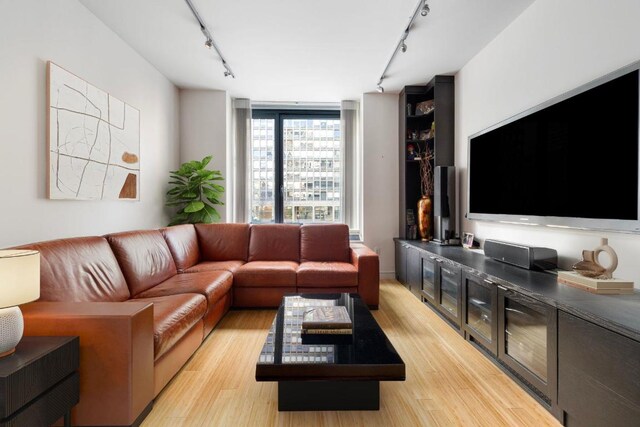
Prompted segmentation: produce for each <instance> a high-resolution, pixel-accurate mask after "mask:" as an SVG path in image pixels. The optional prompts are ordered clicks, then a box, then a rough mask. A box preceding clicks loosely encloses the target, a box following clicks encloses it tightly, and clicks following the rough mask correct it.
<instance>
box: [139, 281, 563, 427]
mask: <svg viewBox="0 0 640 427" xmlns="http://www.w3.org/2000/svg"><path fill="white" fill-rule="evenodd" d="M380 292H381V295H380V296H381V298H380V310H378V311H374V316H375V318H376V320H377V321H378V323H379V324H380V326H381V327H382V329H383V330H384V331H385V333H386V334H387V336H388V337H389V339H390V340H391V342H392V343H393V345H394V346H395V348H396V350H397V351H398V353H399V354H400V355H401V356H402V358H403V360H404V362H405V364H406V367H407V380H406V381H404V382H381V383H380V411H353V412H351V411H349V412H346V411H345V412H278V410H277V385H276V384H275V383H258V382H256V381H255V362H256V359H257V358H258V355H259V353H260V349H261V348H262V344H263V341H264V339H265V337H266V334H267V331H268V329H269V327H270V325H271V322H272V320H273V317H274V315H275V310H242V311H240V310H239V311H231V312H230V313H229V314H227V315H226V316H225V318H224V319H223V320H222V322H221V323H220V324H219V325H218V327H217V328H216V329H215V330H214V332H213V333H212V334H211V335H209V337H208V338H207V340H206V341H205V342H204V343H203V344H202V346H201V347H200V349H199V350H198V351H197V352H196V354H195V355H194V356H193V357H192V358H191V360H190V361H189V362H188V363H187V364H186V365H185V367H184V368H183V369H182V371H181V372H180V373H179V374H178V375H177V376H176V377H175V378H174V379H173V381H172V382H171V383H170V384H169V385H168V386H167V387H166V388H165V389H164V391H163V392H162V394H161V395H160V396H159V397H158V399H157V400H156V403H155V406H154V408H153V411H152V412H151V413H150V414H149V416H148V417H147V419H146V420H145V422H144V424H143V426H144V427H150V426H276V425H277V426H367V427H369V426H455V425H460V426H474V425H482V426H559V425H560V424H559V423H557V421H556V420H555V419H554V418H553V417H552V416H551V415H550V414H549V413H548V412H547V411H546V410H545V409H544V408H542V407H541V406H540V405H539V404H538V403H537V402H536V401H535V400H534V399H533V398H532V397H530V396H529V395H528V394H527V393H525V392H524V391H523V390H522V389H520V387H518V386H517V385H516V384H515V383H514V382H513V381H512V380H511V379H510V378H509V377H507V376H506V375H505V374H504V373H502V371H500V369H498V368H497V367H496V366H494V365H493V364H492V363H491V362H490V361H489V360H488V359H486V358H485V357H484V356H483V355H482V354H480V353H479V351H478V350H476V349H475V348H474V347H472V346H471V344H469V343H468V342H466V341H465V340H464V339H463V338H462V337H461V336H460V335H458V334H457V333H456V332H454V330H453V329H452V328H451V327H449V326H448V325H447V324H446V323H445V322H444V321H443V320H441V319H440V318H439V317H438V316H437V315H435V314H434V313H433V312H432V311H431V310H430V309H428V308H427V307H424V306H423V305H422V303H421V302H419V301H418V299H417V298H415V297H414V296H413V295H412V294H411V293H410V292H409V291H408V290H406V289H405V288H404V287H403V286H402V285H400V284H399V283H398V282H396V281H392V280H386V281H383V282H382V284H381V290H380Z"/></svg>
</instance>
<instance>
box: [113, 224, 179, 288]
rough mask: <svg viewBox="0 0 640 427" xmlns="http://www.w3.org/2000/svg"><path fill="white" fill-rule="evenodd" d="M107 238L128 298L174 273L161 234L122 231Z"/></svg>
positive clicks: (147, 231) (169, 255)
mask: <svg viewBox="0 0 640 427" xmlns="http://www.w3.org/2000/svg"><path fill="white" fill-rule="evenodd" d="M106 238H107V241H108V242H109V244H110V245H111V249H112V250H113V253H114V254H115V256H116V259H117V260H118V264H120V269H122V273H123V274H124V277H125V279H126V280H127V284H128V285H129V290H130V291H131V295H133V296H136V295H138V294H139V293H141V292H144V291H146V290H147V289H149V288H152V287H154V286H156V285H157V284H159V283H161V282H164V281H165V280H167V279H168V278H170V277H173V276H175V275H176V274H177V269H176V264H175V262H174V261H173V257H172V256H171V251H170V250H169V247H168V246H167V243H166V242H165V241H164V238H163V237H162V233H160V231H158V230H139V231H125V232H123V233H114V234H109V235H107V236H106Z"/></svg>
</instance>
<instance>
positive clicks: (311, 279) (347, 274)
mask: <svg viewBox="0 0 640 427" xmlns="http://www.w3.org/2000/svg"><path fill="white" fill-rule="evenodd" d="M297 285H298V287H300V286H306V287H318V288H324V287H332V288H335V287H345V286H358V269H357V268H356V267H355V266H354V265H353V264H349V263H346V262H315V261H310V262H303V263H302V264H300V267H298V278H297Z"/></svg>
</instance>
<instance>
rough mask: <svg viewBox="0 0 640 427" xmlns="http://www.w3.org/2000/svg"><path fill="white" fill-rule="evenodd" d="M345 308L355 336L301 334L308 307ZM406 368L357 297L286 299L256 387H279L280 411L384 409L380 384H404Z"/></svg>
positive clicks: (260, 364) (258, 368)
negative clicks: (270, 383) (261, 384)
mask: <svg viewBox="0 0 640 427" xmlns="http://www.w3.org/2000/svg"><path fill="white" fill-rule="evenodd" d="M318 305H342V306H345V307H347V310H348V312H349V316H350V317H351V320H352V322H353V335H352V336H346V337H345V336H338V337H331V336H322V337H315V338H313V339H311V341H310V342H309V339H308V337H306V336H305V337H303V336H302V335H301V333H300V331H301V324H302V314H303V312H304V310H305V308H307V307H312V306H318ZM404 380H405V366H404V362H403V361H402V358H400V356H399V355H398V353H397V352H396V350H395V349H394V348H393V345H392V344H391V342H389V340H388V339H387V337H386V336H385V334H384V332H383V331H382V329H380V326H378V323H377V322H376V321H375V319H374V318H373V316H372V315H371V312H369V309H368V308H367V306H366V305H365V304H364V303H363V302H362V300H361V299H360V297H359V296H358V295H357V294H304V295H290V296H285V297H284V298H283V301H282V304H281V305H280V308H279V309H278V313H277V315H276V318H275V319H274V321H273V325H271V329H270V330H269V333H268V335H267V340H266V342H265V344H264V346H263V348H262V351H261V352H260V357H259V359H258V363H257V364H256V381H277V382H278V410H280V411H337V410H378V409H380V381H404Z"/></svg>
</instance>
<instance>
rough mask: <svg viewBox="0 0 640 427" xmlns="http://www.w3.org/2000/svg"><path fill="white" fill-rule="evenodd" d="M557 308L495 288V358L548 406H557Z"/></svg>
mask: <svg viewBox="0 0 640 427" xmlns="http://www.w3.org/2000/svg"><path fill="white" fill-rule="evenodd" d="M557 313H558V311H557V309H555V308H554V307H551V306H550V305H548V304H545V303H543V302H540V301H537V300H535V299H533V298H529V297H527V296H524V295H522V294H520V293H518V292H515V291H512V290H507V289H503V288H502V287H498V358H499V359H500V361H501V362H502V363H503V364H504V365H505V366H507V367H508V368H509V370H511V371H512V373H513V374H515V375H516V376H517V377H518V378H519V379H520V380H521V381H522V382H523V383H524V384H525V385H527V386H528V387H529V388H531V389H532V391H533V392H534V393H536V394H537V395H538V396H539V397H540V398H541V399H542V400H543V401H544V402H546V403H547V405H548V406H549V407H552V406H554V405H555V403H556V396H557V375H558V363H557V362H558V352H557V343H558V341H557V330H558V329H557V324H558V319H557Z"/></svg>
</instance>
